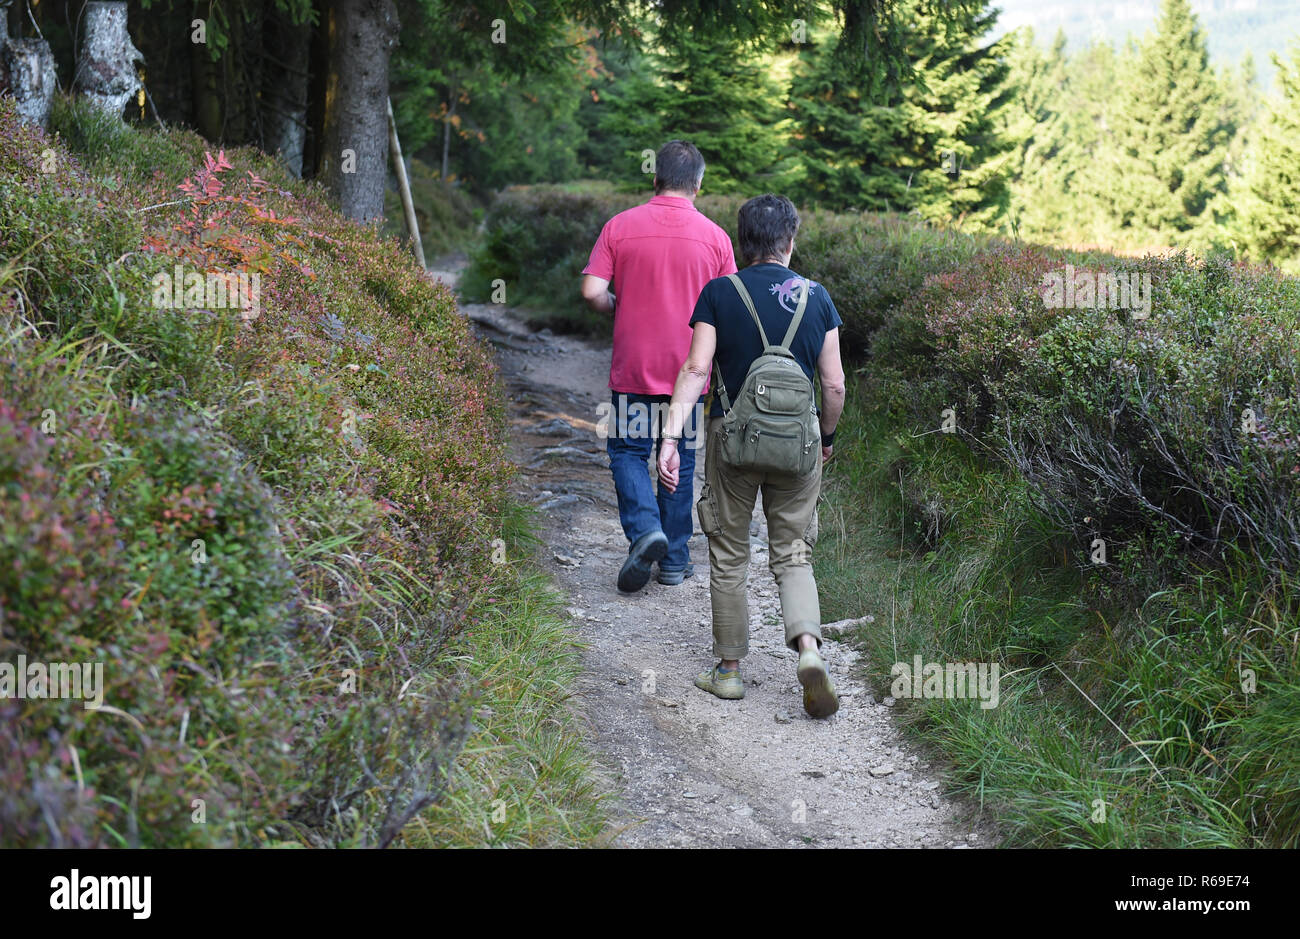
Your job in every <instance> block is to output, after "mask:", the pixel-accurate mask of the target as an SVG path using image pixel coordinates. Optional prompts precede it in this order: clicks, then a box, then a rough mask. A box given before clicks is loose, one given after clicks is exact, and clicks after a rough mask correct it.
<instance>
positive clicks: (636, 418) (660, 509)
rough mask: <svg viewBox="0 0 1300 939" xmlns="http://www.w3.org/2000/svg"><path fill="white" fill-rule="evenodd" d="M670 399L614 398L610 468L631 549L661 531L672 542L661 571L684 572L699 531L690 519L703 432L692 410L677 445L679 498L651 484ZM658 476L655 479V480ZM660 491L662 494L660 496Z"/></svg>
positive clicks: (615, 394)
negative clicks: (650, 466)
mask: <svg viewBox="0 0 1300 939" xmlns="http://www.w3.org/2000/svg"><path fill="white" fill-rule="evenodd" d="M671 400H672V399H671V397H670V396H669V395H638V394H624V393H623V392H619V391H615V392H613V393H612V394H611V403H612V405H613V409H614V412H613V413H612V414H611V415H610V418H609V436H608V439H607V440H606V441H605V448H606V450H608V451H609V468H610V471H611V472H613V474H614V490H615V492H617V493H618V519H619V521H620V522H622V524H623V534H625V535H627V540H628V543H629V544H630V543H633V542H635V541H636V540H637V539H638V538H640V537H642V536H643V535H647V534H649V533H650V532H653V531H662V532H663V533H664V535H665V537H667V538H668V553H667V554H665V555H664V558H663V560H662V561H660V562H659V569H660V570H663V571H680V570H684V569H685V568H686V565H687V563H689V561H690V559H691V552H690V547H689V545H688V542H689V541H690V540H691V532H692V531H693V530H694V528H695V520H694V518H693V517H692V515H691V509H692V504H693V502H694V488H695V448H696V440H697V438H698V435H699V431H700V428H699V427H698V426H696V425H697V420H696V417H697V415H698V413H699V410H700V409H699V407H698V406H697V407H696V408H694V409H693V411H692V414H691V416H690V417H689V418H688V419H687V421H686V426H685V427H684V428H683V429H682V439H681V441H679V442H678V444H677V452H678V453H680V454H681V460H682V465H681V473H680V475H679V476H678V485H677V491H676V492H669V491H668V490H667V489H664V488H663V487H662V486H658V487H656V486H655V485H654V484H652V483H651V481H650V477H651V471H650V470H649V469H648V468H647V466H646V463H647V461H648V460H649V459H650V457H651V456H652V455H653V456H654V457H655V459H656V461H657V460H658V457H659V432H660V430H661V423H662V421H663V420H664V419H666V418H667V415H668V402H669V401H671ZM655 475H657V473H656V474H655ZM656 488H657V489H658V492H657V493H656V491H655V490H656Z"/></svg>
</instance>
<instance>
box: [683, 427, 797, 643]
mask: <svg viewBox="0 0 1300 939" xmlns="http://www.w3.org/2000/svg"><path fill="white" fill-rule="evenodd" d="M721 426H722V418H719V417H715V418H711V419H710V420H709V429H708V439H707V441H706V443H705V451H704V452H705V466H704V480H705V482H704V488H703V489H702V490H701V491H700V498H699V501H698V502H697V503H696V511H697V512H698V514H699V519H700V530H701V531H703V532H704V534H705V535H707V536H708V539H709V594H710V597H711V599H712V601H713V653H714V655H716V656H717V657H718V658H720V659H739V658H742V657H743V656H744V655H745V654H746V653H748V652H749V601H748V598H747V596H746V592H745V582H746V580H747V578H748V575H749V522H750V519H751V518H752V517H753V514H754V500H755V498H756V497H757V495H758V493H759V491H760V490H761V491H762V493H763V513H764V514H765V515H766V516H767V534H768V566H769V567H770V568H771V569H772V574H773V575H774V576H775V577H776V584H777V588H778V590H779V591H780V594H781V618H782V619H784V620H785V644H786V645H787V646H789V647H790V648H791V649H794V650H795V651H798V642H797V638H798V636H799V635H800V634H801V633H809V634H811V635H812V636H813V637H814V638H815V639H816V640H817V645H818V647H820V646H821V641H822V633H821V621H822V619H821V606H820V604H819V602H818V599H817V582H816V581H815V580H814V579H813V570H812V547H813V545H814V544H815V543H816V541H817V496H818V494H819V493H820V492H821V482H822V470H821V460H820V459H818V461H817V468H816V469H815V470H813V471H812V472H811V473H809V474H808V475H807V476H774V475H766V474H763V473H747V472H742V471H740V470H736V469H733V468H732V467H731V466H729V465H727V464H726V463H724V462H723V460H722V453H721V446H720V444H719V438H718V431H719V429H720V428H721Z"/></svg>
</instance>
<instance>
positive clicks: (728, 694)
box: [695, 665, 745, 701]
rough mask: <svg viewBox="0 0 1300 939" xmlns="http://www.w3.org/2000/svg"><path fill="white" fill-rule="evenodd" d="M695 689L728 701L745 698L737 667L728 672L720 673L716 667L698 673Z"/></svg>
mask: <svg viewBox="0 0 1300 939" xmlns="http://www.w3.org/2000/svg"><path fill="white" fill-rule="evenodd" d="M695 687H696V688H699V689H700V690H701V691H707V692H708V693H709V694H712V695H717V696H718V697H719V698H726V699H727V700H729V701H735V700H737V699H739V698H743V697H744V696H745V683H744V681H742V680H741V678H740V666H739V665H737V666H736V667H735V668H733V669H732V670H731V671H729V672H724V671H722V670H721V669H720V668H719V667H718V666H717V665H715V666H713V669H712V670H711V671H707V672H700V673H699V674H698V675H696V676H695Z"/></svg>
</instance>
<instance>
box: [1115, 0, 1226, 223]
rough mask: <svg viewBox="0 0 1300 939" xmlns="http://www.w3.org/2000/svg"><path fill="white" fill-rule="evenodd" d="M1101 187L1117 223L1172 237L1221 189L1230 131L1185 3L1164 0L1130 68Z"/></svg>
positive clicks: (1184, 0) (1197, 27) (1205, 52)
mask: <svg viewBox="0 0 1300 939" xmlns="http://www.w3.org/2000/svg"><path fill="white" fill-rule="evenodd" d="M1125 84H1126V88H1125V93H1124V95H1123V97H1122V98H1121V104H1120V107H1119V108H1118V113H1117V114H1115V115H1114V120H1113V121H1112V126H1113V127H1114V128H1115V131H1114V150H1113V152H1112V154H1111V156H1110V160H1109V161H1108V166H1107V169H1108V176H1109V182H1108V184H1107V189H1108V190H1109V192H1108V193H1098V194H1097V195H1098V196H1101V197H1103V198H1104V197H1105V196H1106V195H1109V205H1110V207H1111V214H1112V218H1113V221H1114V222H1115V223H1116V224H1117V225H1118V226H1119V227H1121V228H1129V229H1134V230H1136V231H1138V232H1142V233H1145V234H1150V235H1154V236H1157V237H1161V238H1169V239H1173V240H1177V237H1178V233H1181V232H1187V231H1189V230H1190V229H1192V228H1193V227H1195V226H1196V225H1197V224H1198V223H1199V222H1201V221H1202V219H1201V216H1202V215H1203V213H1204V212H1205V211H1206V208H1207V206H1208V205H1209V203H1210V201H1211V200H1212V199H1213V197H1214V196H1215V195H1216V194H1217V193H1221V192H1223V191H1224V189H1225V174H1224V160H1225V158H1226V156H1227V146H1228V143H1229V141H1230V140H1231V138H1232V134H1233V132H1234V128H1233V126H1232V125H1231V123H1230V116H1229V113H1228V109H1227V108H1226V107H1225V100H1224V92H1223V90H1222V89H1221V87H1220V85H1219V81H1218V79H1217V77H1216V76H1215V74H1214V72H1213V71H1212V70H1211V69H1210V66H1209V52H1208V50H1207V48H1206V41H1205V34H1204V33H1203V31H1202V30H1201V28H1200V25H1199V23H1198V21H1197V18H1196V16H1195V14H1193V13H1192V10H1191V7H1190V6H1189V5H1188V0H1163V2H1162V4H1161V9H1160V16H1159V19H1158V20H1157V23H1156V33H1155V35H1154V36H1152V37H1150V38H1148V39H1147V40H1146V41H1145V42H1143V44H1142V46H1141V49H1140V53H1139V55H1138V58H1137V60H1136V62H1135V63H1133V65H1132V68H1131V69H1130V70H1129V74H1128V76H1127V81H1126V82H1125Z"/></svg>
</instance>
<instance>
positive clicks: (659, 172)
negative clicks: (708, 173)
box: [655, 140, 704, 195]
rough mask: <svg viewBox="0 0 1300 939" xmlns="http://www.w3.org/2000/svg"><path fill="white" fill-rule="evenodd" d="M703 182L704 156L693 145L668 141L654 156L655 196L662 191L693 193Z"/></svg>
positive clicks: (678, 141) (685, 142) (679, 141)
mask: <svg viewBox="0 0 1300 939" xmlns="http://www.w3.org/2000/svg"><path fill="white" fill-rule="evenodd" d="M703 181H704V155H703V154H701V153H700V151H699V150H698V149H697V148H696V146H695V144H693V143H689V142H688V141H685V140H670V141H668V142H667V143H666V144H664V145H663V146H662V147H660V148H659V152H658V153H656V154H655V195H658V194H659V193H661V192H663V191H664V190H666V189H668V190H672V191H673V192H694V191H695V190H697V189H699V188H700V183H702V182H703Z"/></svg>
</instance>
